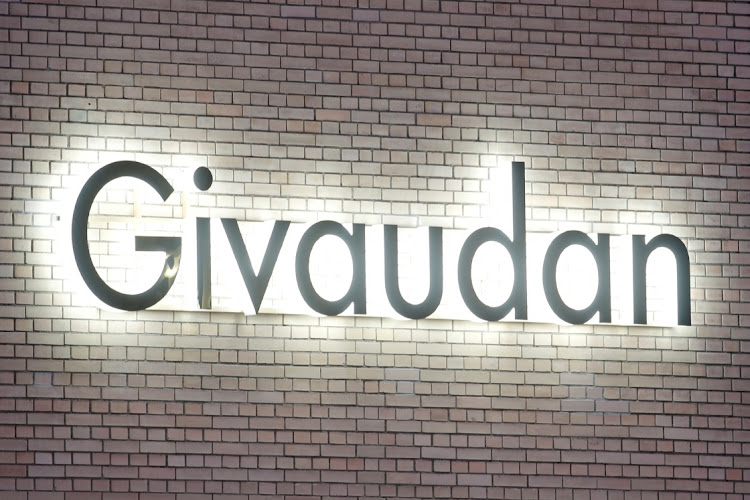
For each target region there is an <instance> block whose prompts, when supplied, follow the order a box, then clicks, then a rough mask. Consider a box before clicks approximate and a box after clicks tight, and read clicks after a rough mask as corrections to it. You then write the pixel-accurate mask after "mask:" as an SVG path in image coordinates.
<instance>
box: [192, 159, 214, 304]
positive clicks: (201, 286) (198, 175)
mask: <svg viewBox="0 0 750 500" xmlns="http://www.w3.org/2000/svg"><path fill="white" fill-rule="evenodd" d="M213 181H214V179H213V176H212V175H211V171H210V170H209V169H207V168H206V167H199V168H197V169H196V170H195V173H194V174H193V182H194V183H195V187H197V188H198V189H200V190H201V191H206V190H208V188H210V187H211V184H213ZM195 236H196V243H197V252H198V266H197V274H198V276H197V278H198V304H199V305H200V308H201V309H211V219H209V218H208V217H196V219H195Z"/></svg>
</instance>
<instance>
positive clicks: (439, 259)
mask: <svg viewBox="0 0 750 500" xmlns="http://www.w3.org/2000/svg"><path fill="white" fill-rule="evenodd" d="M384 233H385V234H384V247H385V292H386V294H387V295H388V302H390V303H391V306H392V307H393V309H395V310H396V312H397V313H399V314H400V315H402V316H405V317H407V318H410V319H422V318H426V317H427V316H429V315H430V314H432V313H433V312H435V309H437V307H438V305H440V299H441V298H442V297H443V229H442V228H439V227H431V228H430V290H429V292H428V294H427V298H425V300H424V301H423V302H421V303H419V304H410V303H409V302H407V301H405V300H404V297H403V295H401V289H400V288H399V285H398V227H396V226H392V225H386V226H385V228H384Z"/></svg>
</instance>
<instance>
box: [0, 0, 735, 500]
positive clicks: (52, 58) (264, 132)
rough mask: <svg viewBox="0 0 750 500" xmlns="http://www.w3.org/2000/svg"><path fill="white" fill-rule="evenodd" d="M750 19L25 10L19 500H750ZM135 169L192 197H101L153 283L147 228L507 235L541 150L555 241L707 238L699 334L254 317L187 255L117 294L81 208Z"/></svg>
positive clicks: (10, 155) (117, 268) (4, 292)
mask: <svg viewBox="0 0 750 500" xmlns="http://www.w3.org/2000/svg"><path fill="white" fill-rule="evenodd" d="M749 20H750V4H748V3H746V2H744V1H719V0H717V1H710V2H707V1H690V0H660V1H658V2H657V1H635V0H614V1H601V0H599V1H597V0H585V1H577V0H576V1H574V0H559V1H557V2H546V1H541V0H528V1H526V0H522V1H514V2H504V1H501V2H492V3H489V2H473V1H459V2H452V1H436V0H387V1H386V0H359V1H353V0H346V1H329V0H322V1H316V2H313V1H310V2H298V3H293V2H287V3H284V4H283V5H282V4H279V3H263V2H255V1H253V2H249V1H247V2H232V1H194V0H171V1H168V0H115V1H113V0H81V1H72V0H71V1H68V0H59V1H57V2H43V1H36V0H29V1H25V0H24V1H8V0H3V1H0V178H1V179H2V182H1V183H0V184H1V185H0V329H1V331H0V358H2V359H1V360H0V497H1V498H3V499H10V500H16V499H18V500H31V499H50V500H58V499H59V500H63V499H65V500H68V499H81V500H83V499H101V500H104V499H113V500H114V499H120V498H123V499H124V498H141V499H177V498H181V499H183V498H184V499H192V498H205V497H211V496H214V497H215V498H288V499H292V498H294V499H300V500H301V499H318V500H321V499H325V498H333V497H358V498H368V499H376V498H472V499H476V498H557V499H573V498H575V499H584V498H585V499H588V498H591V499H594V498H613V499H653V498H659V499H665V500H666V499H682V498H694V499H707V498H711V499H718V498H742V497H745V496H748V495H750V382H749V381H748V379H749V378H750V295H749V294H750V257H748V255H750V229H748V228H750V167H748V165H750V55H748V54H750V21H749ZM123 159H130V160H137V161H140V162H143V163H147V164H149V165H152V166H154V167H155V168H157V169H158V170H159V171H160V172H162V173H163V174H164V175H165V177H167V178H168V179H169V181H170V182H171V183H173V185H175V189H176V191H178V194H177V195H176V196H174V197H173V198H170V199H169V200H168V201H167V203H161V202H160V200H158V198H157V197H156V196H155V195H154V194H153V193H147V192H143V193H142V192H141V191H140V190H138V189H135V188H134V187H133V186H131V185H129V184H127V183H125V184H123V185H118V186H113V188H112V189H111V190H108V191H107V192H106V193H103V194H102V195H101V197H100V198H98V199H97V204H96V207H95V210H96V215H95V216H94V217H92V221H91V232H92V251H93V252H94V253H95V259H96V263H97V265H98V266H100V269H102V273H103V275H104V276H105V277H106V279H107V281H108V282H112V283H119V284H120V285H121V286H123V287H127V286H130V285H131V284H132V283H133V282H135V281H137V279H138V278H140V277H142V276H141V275H143V276H152V275H153V272H154V271H153V269H154V268H153V267H149V268H148V270H143V269H141V268H140V267H139V266H138V265H137V264H139V260H138V259H137V258H135V257H133V252H132V233H128V234H129V238H130V239H127V238H125V239H123V238H122V234H121V233H123V232H127V231H124V229H127V230H128V231H133V230H134V231H137V232H139V234H140V233H143V234H149V233H160V232H171V233H175V232H176V233H178V234H188V233H189V232H190V230H191V228H193V227H194V223H193V220H194V218H195V217H196V216H210V217H212V218H218V217H230V218H235V219H238V220H240V221H243V222H244V221H263V220H272V219H285V220H290V221H294V222H306V223H309V222H313V221H316V220H322V219H332V220H336V221H340V222H354V223H364V224H368V225H377V224H384V223H385V224H398V225H400V226H405V227H416V226H428V225H434V226H440V227H444V228H450V229H456V230H458V229H465V228H473V227H480V226H482V225H486V224H488V221H489V222H492V220H493V217H494V216H496V215H497V213H496V212H497V210H496V205H495V204H496V203H498V202H499V201H502V200H498V196H497V195H493V192H494V191H493V189H494V186H495V185H496V184H497V180H498V179H501V180H502V179H504V178H506V177H507V175H506V172H507V169H506V167H507V166H508V165H509V164H510V162H511V161H524V162H525V163H526V168H527V170H526V180H527V183H526V196H527V207H526V208H527V226H528V231H529V238H530V239H531V238H533V237H534V236H535V235H537V233H539V234H542V233H549V232H555V231H564V230H573V229H575V230H581V231H584V232H587V233H597V232H603V233H611V234H613V235H615V236H618V235H631V234H646V235H648V236H653V235H656V234H659V233H672V234H675V235H677V236H679V237H680V238H681V239H682V240H683V241H684V242H685V244H686V246H687V248H688V250H689V254H690V260H691V297H692V303H691V306H692V322H693V326H691V327H682V328H671V327H661V326H658V325H659V324H662V323H660V321H659V320H660V318H659V316H658V313H657V312H656V308H657V306H658V303H657V302H658V301H655V302H654V303H652V308H653V310H650V315H651V316H650V319H651V320H653V322H652V325H651V326H647V327H630V326H616V325H612V326H610V325H598V324H592V325H583V326H558V325H555V324H550V323H544V322H495V323H485V322H473V321H463V320H456V319H451V318H446V319H429V320H420V321H406V320H398V319H389V318H385V317H382V316H378V315H374V316H372V317H353V316H346V315H345V316H341V317H334V318H327V317H323V318H320V317H314V316H308V315H304V314H302V315H296V314H272V313H266V314H261V315H257V316H245V315H244V314H242V313H240V312H235V311H232V310H231V309H232V307H231V304H230V303H229V302H228V301H229V299H231V298H232V297H231V295H232V294H231V292H230V291H227V290H224V289H222V288H221V287H220V286H219V285H220V281H221V279H220V278H223V277H225V276H229V275H232V274H236V268H231V267H230V268H228V269H229V270H225V271H220V274H221V276H215V277H214V278H215V280H216V281H217V283H216V288H215V292H216V296H215V301H216V303H217V305H218V306H221V305H226V304H229V305H226V307H223V308H222V307H218V306H217V308H216V310H215V311H213V312H210V313H209V312H206V311H200V310H197V305H196V304H194V300H195V299H194V292H193V288H190V286H191V285H190V281H189V280H188V278H189V277H190V276H182V275H184V274H189V273H188V271H183V272H182V274H181V278H180V279H181V280H184V282H182V281H181V282H179V286H178V285H175V290H174V293H172V294H170V296H169V297H167V298H166V299H165V305H162V306H159V307H156V308H155V310H152V311H145V312H137V313H125V312H118V311H112V310H109V309H106V308H101V307H99V306H98V305H97V302H96V301H95V300H94V299H93V297H92V295H91V294H90V293H89V292H88V291H87V290H86V289H84V288H81V286H80V285H81V280H80V277H78V275H77V272H76V270H75V266H74V265H73V264H72V261H71V250H70V241H69V240H70V237H69V232H70V213H71V203H72V200H74V198H75V196H76V195H77V193H78V190H79V189H80V186H81V184H82V183H83V182H84V180H85V179H86V178H87V177H88V176H89V175H90V174H91V173H92V172H93V171H95V170H96V169H97V168H99V167H101V166H102V165H104V164H106V163H109V162H112V161H116V160H123ZM199 166H207V167H209V168H211V169H212V171H213V173H214V178H215V182H214V185H213V186H212V187H211V189H210V190H208V191H207V192H205V193H199V192H197V190H195V189H194V188H193V187H192V183H191V182H190V180H189V176H190V175H191V173H192V171H193V169H195V168H196V167H199ZM503 169H505V170H503ZM214 227H215V229H214V232H216V233H217V234H219V235H220V234H221V232H220V231H221V226H220V225H219V226H214ZM613 252H614V249H613ZM111 255H114V256H115V257H111ZM118 255H119V257H117V256H118ZM186 258H187V257H186ZM127 259H130V260H129V261H128V260H127ZM219 260H229V261H230V264H231V263H232V262H231V259H219ZM147 264H148V265H155V266H156V267H155V269H157V270H158V269H159V265H160V264H159V259H158V258H157V259H156V261H153V262H148V263H147ZM219 264H220V263H219V262H217V263H215V266H217V269H218V266H219ZM186 268H187V267H186ZM139 269H140V270H139ZM233 269H234V270H233ZM530 272H531V270H530ZM217 273H219V271H217ZM193 286H194V285H193ZM180 290H182V292H180ZM269 293H270V292H269ZM618 293H619V292H618V291H617V290H615V291H614V292H613V295H614V296H615V298H617V297H618ZM180 294H181V295H180ZM668 295H669V294H667V296H668ZM625 296H626V298H627V294H625ZM184 297H190V299H191V300H192V301H193V302H191V303H190V304H189V305H186V303H185V299H184ZM282 299H283V297H281V296H280V295H279V296H277V295H273V294H271V295H270V296H269V297H267V301H268V306H269V307H270V308H273V307H276V303H277V301H281V300H282ZM618 300H619V299H618ZM627 318H628V317H627V315H622V316H620V317H619V319H620V321H619V323H621V324H622V323H625V324H627V323H628V321H627Z"/></svg>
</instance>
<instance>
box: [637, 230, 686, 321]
mask: <svg viewBox="0 0 750 500" xmlns="http://www.w3.org/2000/svg"><path fill="white" fill-rule="evenodd" d="M659 247H662V248H666V249H668V250H670V251H671V252H672V254H673V255H674V259H675V264H676V265H677V324H678V325H681V326H690V323H691V319H690V257H689V256H688V251H687V248H685V245H684V244H683V243H682V241H680V239H679V238H678V237H676V236H673V235H671V234H660V235H659V236H656V237H655V238H653V239H652V240H651V241H649V242H648V244H646V238H645V236H641V235H634V236H633V322H634V323H636V324H638V325H645V324H646V264H647V261H648V258H649V256H650V255H651V252H653V251H654V250H656V249H657V248H659Z"/></svg>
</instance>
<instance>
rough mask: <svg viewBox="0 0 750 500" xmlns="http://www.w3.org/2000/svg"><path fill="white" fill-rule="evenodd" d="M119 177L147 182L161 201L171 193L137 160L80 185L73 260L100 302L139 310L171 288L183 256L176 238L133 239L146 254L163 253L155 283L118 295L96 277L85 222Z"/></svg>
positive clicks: (114, 166)
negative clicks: (148, 252) (140, 289)
mask: <svg viewBox="0 0 750 500" xmlns="http://www.w3.org/2000/svg"><path fill="white" fill-rule="evenodd" d="M120 177H134V178H136V179H140V180H142V181H144V182H146V183H147V184H148V185H149V186H151V187H152V188H154V189H155V190H156V192H157V193H159V196H161V199H162V200H165V201H166V199H167V198H168V197H169V195H170V194H172V192H173V191H174V189H173V188H172V186H171V185H170V184H169V182H167V180H166V179H165V178H164V177H163V176H162V175H161V174H160V173H159V172H157V171H156V170H154V169H153V168H151V167H149V166H148V165H144V164H143V163H139V162H136V161H116V162H114V163H110V164H108V165H105V166H104V167H102V168H100V169H99V170H97V171H96V172H94V174H93V175H92V176H91V177H90V178H89V180H88V181H86V183H85V184H84V185H83V189H81V194H80V195H78V199H77V200H76V204H75V208H74V209H73V222H72V224H71V236H72V240H73V256H74V257H75V261H76V264H77V265H78V270H79V271H80V273H81V277H82V278H83V281H84V282H85V283H86V285H87V286H88V287H89V289H90V290H91V291H92V292H93V293H94V295H96V296H97V297H98V298H99V300H101V301H102V302H104V303H105V304H107V305H109V306H111V307H114V308H116V309H122V310H125V311H140V310H142V309H146V308H148V307H151V306H152V305H154V304H156V303H157V302H159V301H160V300H161V299H163V298H164V296H165V295H166V294H167V292H169V289H170V288H171V287H172V283H173V282H174V279H175V277H176V276H177V271H178V270H179V268H180V258H181V256H182V251H181V250H182V240H181V239H180V238H179V237H176V236H169V237H168V236H159V237H153V236H136V237H135V249H136V250H147V251H162V252H165V253H166V258H165V259H164V267H163V268H162V272H161V275H160V276H159V278H158V279H157V280H156V282H155V283H154V284H153V285H152V286H151V288H149V289H148V290H146V291H145V292H141V293H137V294H132V295H131V294H127V293H122V292H118V291H117V290H115V289H113V288H112V287H110V286H109V285H107V284H106V283H105V282H104V280H103V279H102V278H101V276H99V273H98V272H97V270H96V267H94V263H93V261H92V260H91V251H90V250H89V242H88V220H89V214H90V213H91V206H92V205H93V204H94V199H95V198H96V195H97V194H99V191H101V190H102V189H103V188H104V186H106V185H107V184H108V183H109V182H111V181H113V180H115V179H117V178H120Z"/></svg>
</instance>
